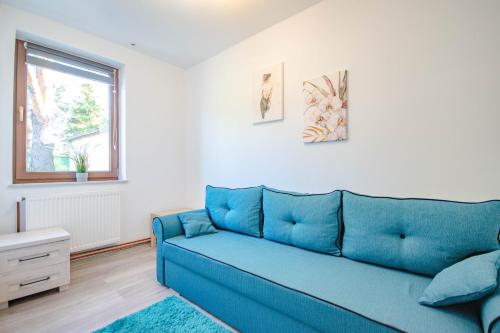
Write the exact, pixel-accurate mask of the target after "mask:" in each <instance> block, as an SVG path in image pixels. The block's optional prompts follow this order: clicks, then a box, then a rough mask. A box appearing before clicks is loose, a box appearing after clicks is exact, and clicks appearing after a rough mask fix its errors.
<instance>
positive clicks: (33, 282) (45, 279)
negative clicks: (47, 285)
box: [19, 276, 50, 287]
mask: <svg viewBox="0 0 500 333" xmlns="http://www.w3.org/2000/svg"><path fill="white" fill-rule="evenodd" d="M48 280H50V276H47V277H46V278H43V279H40V280H36V281H31V282H26V283H20V284H19V287H26V286H29V285H30V284H35V283H39V282H43V281H48Z"/></svg>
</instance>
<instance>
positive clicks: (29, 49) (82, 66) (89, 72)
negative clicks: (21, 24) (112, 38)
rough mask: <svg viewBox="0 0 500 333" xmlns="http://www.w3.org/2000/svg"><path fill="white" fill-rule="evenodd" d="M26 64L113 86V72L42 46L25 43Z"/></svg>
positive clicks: (112, 69) (97, 64) (110, 68)
mask: <svg viewBox="0 0 500 333" xmlns="http://www.w3.org/2000/svg"><path fill="white" fill-rule="evenodd" d="M25 45H26V62H27V63H28V64H32V65H36V66H42V67H45V68H49V69H53V70H56V71H59V72H64V73H68V74H72V75H77V76H81V77H84V78H87V79H90V80H94V81H99V82H103V83H107V84H110V85H113V84H114V73H115V70H114V68H112V67H109V66H106V65H102V64H99V63H96V62H93V61H91V60H87V59H83V58H80V57H77V56H73V55H69V54H65V53H63V52H59V51H56V50H52V49H49V48H46V47H43V46H39V45H35V44H32V43H26V44H25Z"/></svg>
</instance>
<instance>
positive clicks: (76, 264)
mask: <svg viewBox="0 0 500 333" xmlns="http://www.w3.org/2000/svg"><path fill="white" fill-rule="evenodd" d="M155 265H156V262H155V252H154V250H152V249H151V248H150V247H149V245H140V246H136V247H133V248H130V249H126V250H121V251H116V252H109V253H104V254H100V255H97V256H94V257H90V258H87V259H81V260H76V261H72V262H71V283H70V287H69V289H68V290H66V291H64V292H61V293H60V292H58V291H57V290H51V291H47V292H44V293H40V294H37V295H33V296H28V297H25V298H22V299H18V300H14V301H11V302H10V307H9V308H8V309H5V310H0V332H2V333H3V332H9V333H11V332H12V333H14V332H30V333H33V332H50V333H53V332H56V333H57V332H64V333H67V332H90V331H93V330H96V329H98V328H101V327H103V326H106V325H107V324H109V323H111V322H113V321H114V320H116V319H118V318H121V317H123V316H125V315H128V314H130V313H133V312H135V311H138V310H140V309H142V308H144V307H147V306H148V305H150V304H153V303H155V302H158V301H160V300H162V299H164V298H165V297H167V296H170V295H173V294H175V292H174V291H172V290H171V289H167V288H165V287H163V286H161V285H160V284H159V283H158V282H156V273H155ZM202 312H203V311H202ZM205 314H206V313H205Z"/></svg>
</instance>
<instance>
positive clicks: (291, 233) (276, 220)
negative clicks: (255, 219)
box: [262, 189, 341, 256]
mask: <svg viewBox="0 0 500 333" xmlns="http://www.w3.org/2000/svg"><path fill="white" fill-rule="evenodd" d="M340 203H341V192H340V191H335V192H332V193H327V194H299V193H286V192H282V191H274V190H269V189H264V190H263V197H262V205H263V212H264V238H266V239H269V240H273V241H276V242H280V243H284V244H290V245H294V246H297V247H301V248H304V249H308V250H312V251H316V252H323V253H328V254H332V255H337V256H338V255H340V246H339V244H338V239H339V235H340V226H341V222H340Z"/></svg>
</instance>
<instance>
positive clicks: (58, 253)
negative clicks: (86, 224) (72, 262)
mask: <svg viewBox="0 0 500 333" xmlns="http://www.w3.org/2000/svg"><path fill="white" fill-rule="evenodd" d="M69 238H70V235H69V233H68V232H67V231H65V230H64V229H62V228H49V229H40V230H33V231H27V232H18V233H14V234H7V235H0V309H4V308H7V307H8V306H9V301H10V300H12V299H16V298H20V297H24V296H28V295H31V294H34V293H38V292H41V291H45V290H49V289H53V288H59V290H60V291H62V290H65V289H67V288H68V285H69Z"/></svg>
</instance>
